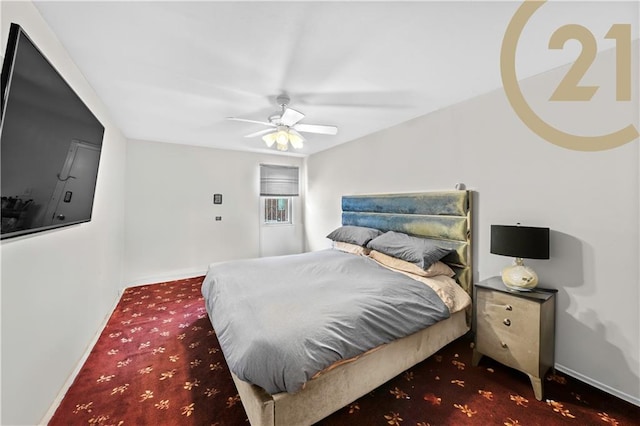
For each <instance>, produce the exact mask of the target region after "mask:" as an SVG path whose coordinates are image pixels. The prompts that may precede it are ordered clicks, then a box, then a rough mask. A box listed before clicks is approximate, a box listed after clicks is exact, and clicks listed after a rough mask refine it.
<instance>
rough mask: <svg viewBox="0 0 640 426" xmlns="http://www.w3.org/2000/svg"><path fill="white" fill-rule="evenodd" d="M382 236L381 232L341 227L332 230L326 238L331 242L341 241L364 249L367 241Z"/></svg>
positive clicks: (356, 227)
mask: <svg viewBox="0 0 640 426" xmlns="http://www.w3.org/2000/svg"><path fill="white" fill-rule="evenodd" d="M379 235H382V231H380V230H378V229H374V228H365V227H363V226H341V227H340V228H338V229H336V230H334V231H333V232H331V233H330V234H329V235H327V238H329V239H330V240H331V241H342V242H343V243H350V244H357V245H359V246H362V247H365V246H366V245H367V243H368V242H369V241H371V240H372V239H374V238H375V237H377V236H379Z"/></svg>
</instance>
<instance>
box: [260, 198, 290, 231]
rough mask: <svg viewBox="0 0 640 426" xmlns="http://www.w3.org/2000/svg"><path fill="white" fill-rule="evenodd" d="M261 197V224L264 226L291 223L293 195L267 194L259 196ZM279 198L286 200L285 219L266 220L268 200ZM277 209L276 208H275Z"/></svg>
mask: <svg viewBox="0 0 640 426" xmlns="http://www.w3.org/2000/svg"><path fill="white" fill-rule="evenodd" d="M260 198H261V199H262V206H261V207H262V214H261V216H262V224H263V225H264V226H285V225H293V197H291V196H273V195H269V196H261V197H260ZM280 199H284V200H287V208H286V212H287V213H286V215H287V220H281V221H279V220H267V204H268V203H269V202H270V201H276V202H277V200H280ZM276 210H277V209H276Z"/></svg>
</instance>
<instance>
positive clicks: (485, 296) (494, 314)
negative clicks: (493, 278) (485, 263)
mask: <svg viewBox="0 0 640 426" xmlns="http://www.w3.org/2000/svg"><path fill="white" fill-rule="evenodd" d="M476 297H477V300H476V303H477V316H476V321H477V324H476V327H477V330H476V345H477V350H478V351H479V352H481V353H483V354H485V355H487V356H489V357H491V358H493V359H495V360H496V361H498V362H501V363H503V364H505V365H508V366H510V367H513V368H517V369H519V370H522V371H525V372H528V373H531V374H537V372H538V369H539V368H538V367H539V343H538V342H539V335H540V328H539V318H540V310H539V307H540V304H539V303H537V302H532V301H529V300H526V299H523V298H520V297H518V296H512V295H509V294H506V293H501V292H495V291H490V290H485V289H480V288H479V289H478V291H477V294H476Z"/></svg>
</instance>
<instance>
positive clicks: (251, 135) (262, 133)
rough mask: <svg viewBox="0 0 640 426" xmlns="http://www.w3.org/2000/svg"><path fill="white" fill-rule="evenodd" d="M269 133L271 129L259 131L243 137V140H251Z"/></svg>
mask: <svg viewBox="0 0 640 426" xmlns="http://www.w3.org/2000/svg"><path fill="white" fill-rule="evenodd" d="M269 132H273V129H264V130H260V131H258V132H255V133H251V134H248V135H245V138H252V137H254V136H260V135H264V134H265V133H269Z"/></svg>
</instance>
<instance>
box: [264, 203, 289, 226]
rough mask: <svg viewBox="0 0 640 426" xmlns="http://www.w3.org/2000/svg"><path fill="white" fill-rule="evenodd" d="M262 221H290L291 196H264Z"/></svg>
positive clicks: (280, 222) (285, 222)
mask: <svg viewBox="0 0 640 426" xmlns="http://www.w3.org/2000/svg"><path fill="white" fill-rule="evenodd" d="M264 223H274V224H275V223H278V224H287V223H288V224H290V223H291V197H265V199H264Z"/></svg>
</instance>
